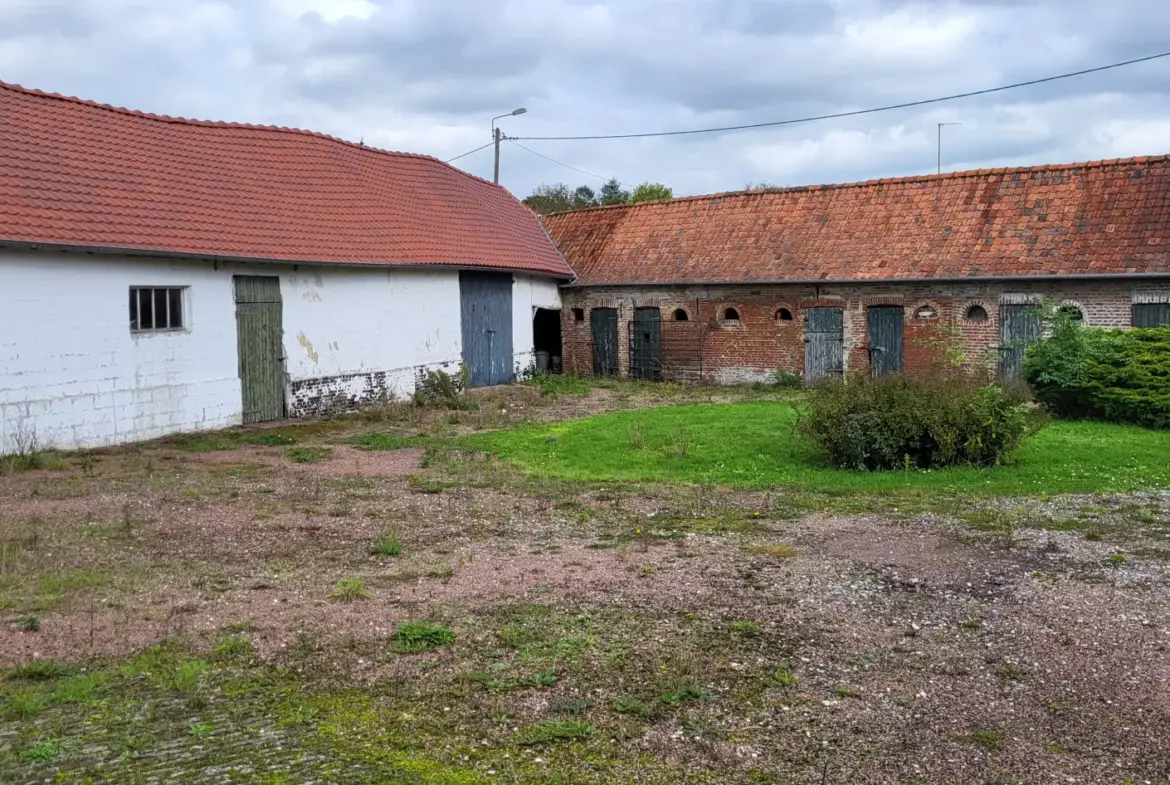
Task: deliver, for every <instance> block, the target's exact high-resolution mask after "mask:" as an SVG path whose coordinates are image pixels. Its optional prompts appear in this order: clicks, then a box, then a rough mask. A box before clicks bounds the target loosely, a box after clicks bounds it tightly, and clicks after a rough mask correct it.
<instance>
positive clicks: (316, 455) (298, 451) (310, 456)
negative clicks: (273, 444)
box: [284, 447, 333, 463]
mask: <svg viewBox="0 0 1170 785" xmlns="http://www.w3.org/2000/svg"><path fill="white" fill-rule="evenodd" d="M284 454H285V455H287V456H288V458H289V460H291V461H292V462H293V463H319V462H321V461H327V460H329V459H330V458H332V457H333V450H330V449H329V448H328V447H289V448H288V449H287V450H285V451H284Z"/></svg>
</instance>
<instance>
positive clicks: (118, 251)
mask: <svg viewBox="0 0 1170 785" xmlns="http://www.w3.org/2000/svg"><path fill="white" fill-rule="evenodd" d="M553 247H554V248H555V247H556V246H555V245H554V246H553ZM0 248H19V249H24V250H30V251H66V252H75V253H85V254H94V255H103V256H106V255H124V256H157V257H160V258H164V259H190V260H191V261H198V262H213V263H224V264H282V265H289V266H294V267H295V266H312V267H358V268H361V267H372V268H375V269H381V268H395V269H426V270H482V271H485V272H511V273H518V274H520V275H536V276H546V277H548V278H555V279H557V280H560V281H571V280H574V279H575V277H576V273H575V272H573V268H572V267H571V266H570V265H569V263H568V262H565V266H566V267H567V268H568V269H569V273H568V274H566V273H564V272H553V271H551V270H537V269H534V268H531V267H507V266H501V265H476V264H474V263H464V262H459V261H452V262H446V263H442V264H435V263H428V262H390V261H386V262H338V261H326V260H321V259H285V258H277V257H252V256H232V255H228V254H201V253H193V252H188V251H171V250H165V249H158V248H138V247H117V246H108V245H78V244H74V243H41V242H33V241H29V240H11V239H7V238H3V237H0ZM558 253H559V252H558ZM561 258H562V259H563V258H564V257H563V256H562V257H561Z"/></svg>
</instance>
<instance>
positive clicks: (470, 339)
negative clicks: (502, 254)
mask: <svg viewBox="0 0 1170 785" xmlns="http://www.w3.org/2000/svg"><path fill="white" fill-rule="evenodd" d="M459 300H460V310H461V316H462V326H463V329H462V334H463V362H465V363H466V364H467V369H468V371H470V373H471V377H470V379H469V380H468V384H470V385H471V386H472V387H486V386H488V385H492V384H506V383H507V382H510V381H512V376H513V374H514V370H513V368H512V275H511V274H510V273H476V272H462V273H459Z"/></svg>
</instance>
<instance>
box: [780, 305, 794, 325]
mask: <svg viewBox="0 0 1170 785" xmlns="http://www.w3.org/2000/svg"><path fill="white" fill-rule="evenodd" d="M776 321H778V322H791V321H792V311H790V310H788V309H787V308H781V309H780V310H778V311H776Z"/></svg>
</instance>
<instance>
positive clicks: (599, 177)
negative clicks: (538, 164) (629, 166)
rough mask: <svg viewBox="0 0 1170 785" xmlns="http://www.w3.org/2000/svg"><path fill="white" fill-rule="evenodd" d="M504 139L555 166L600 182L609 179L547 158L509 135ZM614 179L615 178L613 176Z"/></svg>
mask: <svg viewBox="0 0 1170 785" xmlns="http://www.w3.org/2000/svg"><path fill="white" fill-rule="evenodd" d="M505 140H506V141H508V142H511V143H512V144H514V145H516V146H517V147H519V148H520V149H521V150H526V151H528V152H530V153H532V154H533V155H535V156H538V157H540V158H543V159H544V160H546V161H551V162H553V163H554V164H556V165H557V166H563V167H565V168H566V169H572V170H573V171H574V172H579V173H580V174H585V175H589V176H590V177H596V178H597V179H598V180H601V181H602V182H609V180H610V178H608V177H602V176H601V175H599V174H593V172H586V171H585V170H584V169H578V168H577V167H575V166H570V165H569V164H567V163H565V162H564V161H558V160H557V159H555V158H549V157H548V156H547V155H545V154H544V153H538V152H536V151H535V150H533V149H532V148H530V147H525V146H524V145H522V144H520V143H519V142H517V141H516V140H515V139H512V138H510V137H505ZM615 179H616V178H615ZM618 185H621V183H618Z"/></svg>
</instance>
